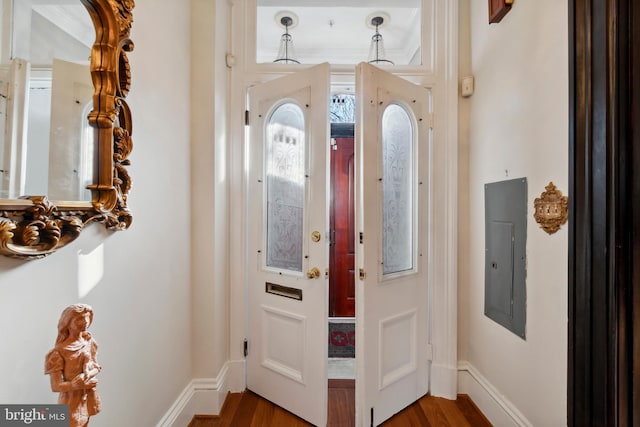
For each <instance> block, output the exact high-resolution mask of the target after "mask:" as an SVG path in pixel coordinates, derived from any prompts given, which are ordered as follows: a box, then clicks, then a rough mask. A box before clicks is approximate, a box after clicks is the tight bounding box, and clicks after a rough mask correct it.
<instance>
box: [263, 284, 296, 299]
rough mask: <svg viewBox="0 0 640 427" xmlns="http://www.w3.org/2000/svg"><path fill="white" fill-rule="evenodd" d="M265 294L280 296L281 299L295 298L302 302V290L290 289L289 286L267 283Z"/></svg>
mask: <svg viewBox="0 0 640 427" xmlns="http://www.w3.org/2000/svg"><path fill="white" fill-rule="evenodd" d="M265 292H266V293H268V294H274V295H280V296H281V297H287V298H293V299H295V300H298V301H302V289H296V288H290V287H288V286H283V285H276V284H275V283H269V282H266V283H265Z"/></svg>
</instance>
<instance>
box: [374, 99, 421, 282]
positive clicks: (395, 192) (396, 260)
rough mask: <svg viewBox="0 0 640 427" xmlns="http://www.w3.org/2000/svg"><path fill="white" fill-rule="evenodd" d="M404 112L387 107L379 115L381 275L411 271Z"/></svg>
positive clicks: (409, 159)
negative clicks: (380, 143) (380, 120)
mask: <svg viewBox="0 0 640 427" xmlns="http://www.w3.org/2000/svg"><path fill="white" fill-rule="evenodd" d="M413 139H414V136H413V126H412V123H411V119H410V117H409V114H408V113H407V111H406V110H405V109H404V108H402V107H401V106H399V105H397V104H391V105H389V106H388V107H387V108H386V109H385V111H384V113H383V115H382V175H383V177H382V194H383V204H382V262H383V264H382V272H383V274H393V273H399V272H402V271H407V270H411V269H413V260H414V254H413V250H414V249H413V248H414V241H413V239H414V237H413V236H414V222H413V218H414V216H413V206H414V200H413V199H414V186H415V179H414V164H415V162H414V150H413Z"/></svg>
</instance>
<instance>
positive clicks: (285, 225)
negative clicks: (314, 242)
mask: <svg viewBox="0 0 640 427" xmlns="http://www.w3.org/2000/svg"><path fill="white" fill-rule="evenodd" d="M304 126H305V124H304V113H303V111H302V109H301V108H300V107H299V106H297V105H296V104H293V103H286V104H283V105H281V106H279V107H278V108H277V109H276V110H275V111H274V112H273V114H272V115H271V118H270V119H269V122H268V124H267V129H266V141H265V143H266V150H265V165H266V171H267V176H266V192H267V253H266V258H267V266H268V267H272V268H281V269H285V270H291V271H302V246H303V219H304V190H305V188H304V183H305V178H304V177H305V171H304V167H305V162H304V153H305V138H304V135H305V132H304Z"/></svg>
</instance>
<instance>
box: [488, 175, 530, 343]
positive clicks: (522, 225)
mask: <svg viewBox="0 0 640 427" xmlns="http://www.w3.org/2000/svg"><path fill="white" fill-rule="evenodd" d="M484 209H485V264H484V314H485V315H486V316H488V317H489V318H491V319H493V320H494V321H496V322H498V323H499V324H501V325H502V326H504V327H505V328H507V329H509V330H510V331H511V332H513V333H514V334H516V335H518V336H519V337H521V338H523V339H524V338H525V325H526V318H527V316H526V314H527V313H526V275H527V271H526V249H527V179H526V178H518V179H511V180H508V181H500V182H494V183H490V184H485V187H484Z"/></svg>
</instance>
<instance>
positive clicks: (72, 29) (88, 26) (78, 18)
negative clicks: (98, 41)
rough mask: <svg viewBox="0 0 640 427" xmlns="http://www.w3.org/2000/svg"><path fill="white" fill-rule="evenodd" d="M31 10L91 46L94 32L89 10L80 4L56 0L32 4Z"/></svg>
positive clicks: (94, 35)
mask: <svg viewBox="0 0 640 427" xmlns="http://www.w3.org/2000/svg"><path fill="white" fill-rule="evenodd" d="M33 10H34V12H36V13H38V14H39V15H41V16H42V17H43V18H45V19H47V20H48V21H50V22H51V23H52V24H54V25H56V26H57V27H59V28H60V29H61V30H62V31H64V32H66V33H67V34H69V35H70V36H71V37H73V38H75V39H76V40H78V41H79V42H80V43H82V44H84V45H85V46H87V47H89V48H91V46H93V42H94V40H95V38H96V33H95V30H94V29H93V22H91V17H90V16H89V12H88V11H87V8H86V7H85V6H83V5H82V4H80V3H78V2H76V3H74V4H67V2H66V1H60V0H58V2H50V3H47V4H34V5H33Z"/></svg>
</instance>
